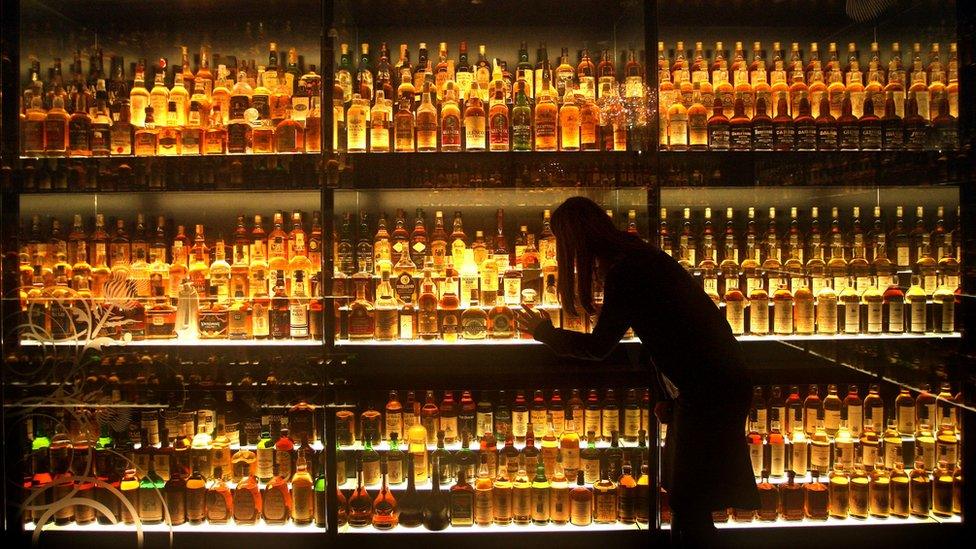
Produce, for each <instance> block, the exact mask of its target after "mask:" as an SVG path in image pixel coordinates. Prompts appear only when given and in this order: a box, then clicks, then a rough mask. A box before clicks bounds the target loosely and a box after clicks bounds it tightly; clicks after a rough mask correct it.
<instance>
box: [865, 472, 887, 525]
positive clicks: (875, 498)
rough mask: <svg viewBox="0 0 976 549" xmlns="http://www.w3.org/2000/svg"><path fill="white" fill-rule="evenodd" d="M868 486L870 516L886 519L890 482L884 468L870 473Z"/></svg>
mask: <svg viewBox="0 0 976 549" xmlns="http://www.w3.org/2000/svg"><path fill="white" fill-rule="evenodd" d="M869 474H870V482H869V484H868V500H869V502H870V503H869V510H870V515H871V516H873V517H878V518H887V517H888V515H889V514H890V512H891V480H890V477H889V476H888V471H887V470H886V469H885V468H884V467H876V468H873V469H872V470H871V471H870V473H869Z"/></svg>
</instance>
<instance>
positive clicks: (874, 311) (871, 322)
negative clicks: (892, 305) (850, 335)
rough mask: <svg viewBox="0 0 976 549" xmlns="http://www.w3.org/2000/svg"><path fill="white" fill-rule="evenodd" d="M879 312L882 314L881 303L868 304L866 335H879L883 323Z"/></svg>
mask: <svg viewBox="0 0 976 549" xmlns="http://www.w3.org/2000/svg"><path fill="white" fill-rule="evenodd" d="M881 312H882V303H881V302H871V303H868V333H869V334H878V333H881V330H882V327H883V326H882V325H883V323H884V320H883V317H882V314H881Z"/></svg>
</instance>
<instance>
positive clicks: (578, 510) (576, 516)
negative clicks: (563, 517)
mask: <svg viewBox="0 0 976 549" xmlns="http://www.w3.org/2000/svg"><path fill="white" fill-rule="evenodd" d="M592 512H593V501H592V496H590V497H587V498H586V499H583V500H581V499H575V498H574V499H573V500H572V501H570V509H569V514H570V521H571V522H572V523H573V524H575V525H577V526H586V525H588V524H590V521H591V520H592V515H591V513H592Z"/></svg>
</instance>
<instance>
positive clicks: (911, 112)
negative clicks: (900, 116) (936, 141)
mask: <svg viewBox="0 0 976 549" xmlns="http://www.w3.org/2000/svg"><path fill="white" fill-rule="evenodd" d="M928 130H929V128H928V123H927V122H926V121H925V119H924V118H922V116H921V115H920V114H918V102H917V101H916V100H915V97H914V96H912V97H909V98H908V103H907V106H906V107H905V149H906V150H909V151H923V150H925V148H926V146H927V145H928V141H929V131H928Z"/></svg>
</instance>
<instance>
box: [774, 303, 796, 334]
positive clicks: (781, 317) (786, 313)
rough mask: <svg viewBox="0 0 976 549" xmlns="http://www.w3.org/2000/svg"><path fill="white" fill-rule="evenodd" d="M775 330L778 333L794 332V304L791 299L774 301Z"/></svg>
mask: <svg viewBox="0 0 976 549" xmlns="http://www.w3.org/2000/svg"><path fill="white" fill-rule="evenodd" d="M773 331H775V332H776V333H777V334H792V333H793V304H792V303H791V302H790V301H786V300H775V301H774V302H773Z"/></svg>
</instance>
